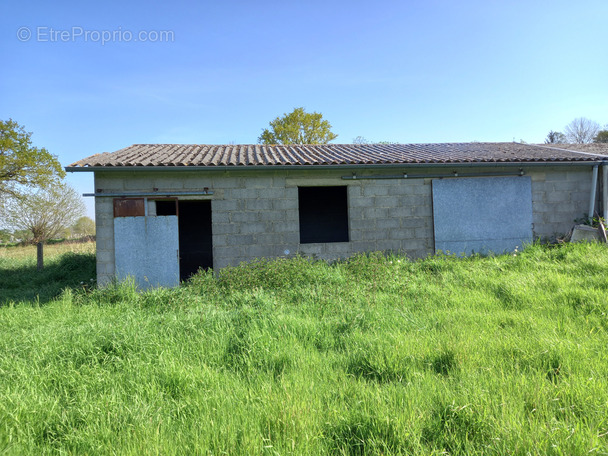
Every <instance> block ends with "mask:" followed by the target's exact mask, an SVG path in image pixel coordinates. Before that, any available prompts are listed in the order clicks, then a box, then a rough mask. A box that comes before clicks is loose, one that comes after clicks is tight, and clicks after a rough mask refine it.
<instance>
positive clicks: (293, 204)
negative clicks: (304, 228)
mask: <svg viewBox="0 0 608 456" xmlns="http://www.w3.org/2000/svg"><path fill="white" fill-rule="evenodd" d="M272 208H273V209H275V210H286V209H297V208H298V199H297V198H285V199H279V200H274V201H273V202H272Z"/></svg>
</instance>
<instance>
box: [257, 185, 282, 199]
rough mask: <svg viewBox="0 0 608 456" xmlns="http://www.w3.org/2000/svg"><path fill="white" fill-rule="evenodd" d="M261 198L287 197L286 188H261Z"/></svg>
mask: <svg viewBox="0 0 608 456" xmlns="http://www.w3.org/2000/svg"><path fill="white" fill-rule="evenodd" d="M260 198H261V199H269V200H274V199H280V198H285V189H284V188H276V187H273V188H264V189H261V190H260Z"/></svg>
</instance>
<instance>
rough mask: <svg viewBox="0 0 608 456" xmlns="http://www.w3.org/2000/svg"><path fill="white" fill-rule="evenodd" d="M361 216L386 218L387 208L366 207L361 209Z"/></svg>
mask: <svg viewBox="0 0 608 456" xmlns="http://www.w3.org/2000/svg"><path fill="white" fill-rule="evenodd" d="M363 217H364V218H366V219H369V218H373V219H379V218H387V217H388V209H386V208H383V207H368V208H365V209H364V210H363Z"/></svg>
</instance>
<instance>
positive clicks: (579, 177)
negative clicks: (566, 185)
mask: <svg viewBox="0 0 608 456" xmlns="http://www.w3.org/2000/svg"><path fill="white" fill-rule="evenodd" d="M592 176H593V168H592V167H591V166H589V168H587V169H580V170H576V171H568V172H567V173H566V180H568V181H571V182H581V183H583V184H585V185H589V186H591V178H592ZM599 176H601V173H598V178H599Z"/></svg>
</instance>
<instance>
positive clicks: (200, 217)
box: [156, 201, 213, 280]
mask: <svg viewBox="0 0 608 456" xmlns="http://www.w3.org/2000/svg"><path fill="white" fill-rule="evenodd" d="M156 208H157V211H158V205H157V206H156ZM178 210H179V219H178V226H179V275H180V279H181V280H187V279H188V278H189V277H190V276H191V275H192V274H195V273H196V272H197V271H198V270H199V268H202V269H208V268H212V267H213V244H212V238H211V201H179V202H178Z"/></svg>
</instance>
